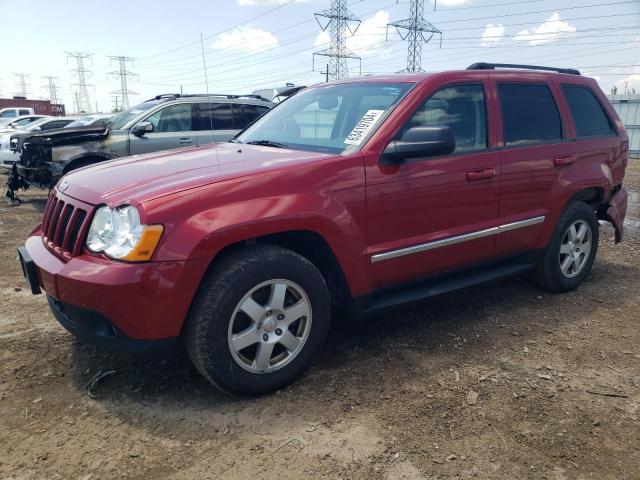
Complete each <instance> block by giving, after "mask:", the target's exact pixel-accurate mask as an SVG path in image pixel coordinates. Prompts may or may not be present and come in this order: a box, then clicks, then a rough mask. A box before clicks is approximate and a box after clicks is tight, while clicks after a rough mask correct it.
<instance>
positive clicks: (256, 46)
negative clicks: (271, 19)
mask: <svg viewBox="0 0 640 480" xmlns="http://www.w3.org/2000/svg"><path fill="white" fill-rule="evenodd" d="M277 46H278V38H277V37H276V36H275V35H274V34H273V33H271V32H267V31H265V30H262V29H261V28H255V27H238V28H235V29H233V30H232V31H230V32H227V33H221V34H220V35H218V38H217V39H216V41H215V42H214V43H213V45H212V48H215V49H225V48H235V49H237V50H245V51H248V52H251V53H258V52H264V51H266V50H270V49H272V48H276V47H277Z"/></svg>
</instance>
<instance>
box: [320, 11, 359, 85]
mask: <svg viewBox="0 0 640 480" xmlns="http://www.w3.org/2000/svg"><path fill="white" fill-rule="evenodd" d="M315 18H316V21H317V22H318V25H320V28H321V29H322V31H326V30H327V29H329V37H330V41H329V48H325V49H324V50H320V51H319V52H315V53H314V54H313V59H314V62H313V63H314V64H313V69H314V70H315V57H316V55H319V56H321V57H329V69H328V72H329V73H328V75H327V77H328V79H329V80H340V79H342V78H347V77H349V69H348V66H347V59H349V58H352V59H354V60H358V61H359V62H360V70H362V60H361V59H360V57H359V56H357V55H356V54H355V53H353V52H352V51H350V50H349V49H348V48H347V31H348V32H350V33H351V35H354V34H355V33H356V31H357V30H358V27H359V26H360V19H359V18H358V17H356V16H355V15H354V14H353V13H351V12H350V11H349V9H348V8H347V1H346V0H331V8H329V10H323V11H322V12H318V13H316V14H315ZM321 19H324V21H325V22H324V25H323V23H322V21H321Z"/></svg>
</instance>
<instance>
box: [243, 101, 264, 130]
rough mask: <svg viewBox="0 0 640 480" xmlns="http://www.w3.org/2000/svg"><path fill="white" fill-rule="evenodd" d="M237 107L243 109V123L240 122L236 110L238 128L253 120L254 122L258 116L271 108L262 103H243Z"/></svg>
mask: <svg viewBox="0 0 640 480" xmlns="http://www.w3.org/2000/svg"><path fill="white" fill-rule="evenodd" d="M237 107H238V109H239V110H240V111H241V116H240V118H242V122H241V124H238V115H237V112H238V110H236V127H238V128H244V127H246V126H247V125H249V124H250V123H251V122H253V121H254V120H255V119H256V118H258V117H260V116H261V115H262V114H264V113H265V112H266V111H267V110H269V109H268V108H267V107H263V106H260V105H249V104H242V105H237Z"/></svg>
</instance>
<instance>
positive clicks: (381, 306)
mask: <svg viewBox="0 0 640 480" xmlns="http://www.w3.org/2000/svg"><path fill="white" fill-rule="evenodd" d="M538 257H539V252H538V251H532V252H529V253H526V254H523V255H518V256H516V257H510V258H506V259H501V260H494V261H492V262H488V263H483V264H479V265H476V266H474V267H470V268H464V269H459V270H454V271H450V272H445V273H440V274H435V275H431V276H428V277H426V278H424V279H420V280H417V281H414V282H410V283H407V284H404V285H401V286H398V287H391V288H385V289H381V290H377V291H375V292H373V293H372V294H369V295H363V296H360V297H356V298H354V299H353V302H354V303H353V313H354V314H355V316H356V317H366V316H369V315H372V314H375V313H378V312H380V311H383V310H387V309H389V308H392V307H395V306H397V305H401V304H406V303H412V302H417V301H420V300H424V299H427V298H431V297H434V296H436V295H440V294H443V293H448V292H453V291H455V290H460V289H463V288H467V287H471V286H473V285H479V284H481V283H486V282H489V281H492V280H497V279H499V278H503V277H508V276H511V275H516V274H519V273H522V272H526V271H528V270H531V269H532V268H533V267H534V266H535V264H536V261H537V259H538Z"/></svg>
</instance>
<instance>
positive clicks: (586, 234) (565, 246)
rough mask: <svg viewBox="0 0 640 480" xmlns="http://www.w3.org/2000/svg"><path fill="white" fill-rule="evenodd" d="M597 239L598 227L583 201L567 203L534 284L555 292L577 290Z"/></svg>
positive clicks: (595, 246) (590, 210) (589, 263)
mask: <svg viewBox="0 0 640 480" xmlns="http://www.w3.org/2000/svg"><path fill="white" fill-rule="evenodd" d="M570 228H571V229H572V232H570ZM583 228H584V230H582V229H583ZM580 235H582V237H580ZM572 237H573V238H572ZM598 239H599V224H598V219H597V217H596V214H595V212H594V209H593V208H592V207H590V206H589V205H587V204H586V203H584V202H572V203H570V204H569V205H568V206H567V208H566V209H565V211H564V212H563V213H562V215H561V216H560V218H559V219H558V223H557V224H556V228H555V230H554V232H553V235H552V236H551V240H550V241H549V244H548V245H547V248H546V249H545V251H544V253H543V255H542V257H541V258H540V260H539V261H538V264H537V265H536V268H535V271H534V275H535V279H536V281H537V283H538V284H539V285H540V286H541V287H543V288H545V289H547V290H550V291H552V292H557V293H560V292H568V291H570V290H573V289H574V288H576V287H577V286H578V285H580V284H581V283H582V282H583V281H584V279H585V278H586V277H587V275H589V272H590V271H591V267H592V266H593V262H594V261H595V258H596V255H597V253H598ZM587 248H588V252H586V253H585V250H586V249H587Z"/></svg>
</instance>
